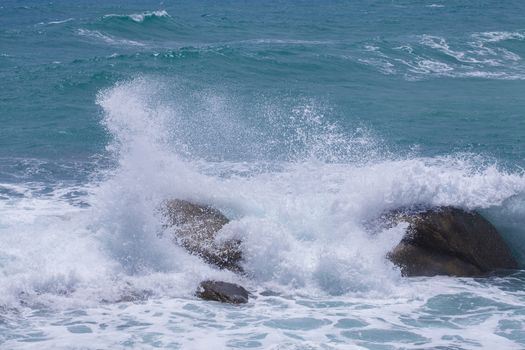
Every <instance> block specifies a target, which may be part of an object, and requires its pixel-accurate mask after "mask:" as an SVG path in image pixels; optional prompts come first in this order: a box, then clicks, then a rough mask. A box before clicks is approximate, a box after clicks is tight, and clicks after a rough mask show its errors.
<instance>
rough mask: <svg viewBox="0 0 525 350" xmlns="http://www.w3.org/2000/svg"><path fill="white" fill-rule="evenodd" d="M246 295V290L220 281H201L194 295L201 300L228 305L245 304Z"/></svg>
mask: <svg viewBox="0 0 525 350" xmlns="http://www.w3.org/2000/svg"><path fill="white" fill-rule="evenodd" d="M248 294H249V293H248V291H247V290H246V289H244V288H243V287H241V286H239V285H237V284H234V283H228V282H220V281H203V282H201V284H200V285H199V289H198V290H197V293H196V295H197V296H198V297H199V298H201V299H204V300H214V301H220V302H222V303H229V304H246V303H247V302H248Z"/></svg>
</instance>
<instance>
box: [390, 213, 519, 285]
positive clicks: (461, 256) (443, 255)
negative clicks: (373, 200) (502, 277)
mask: <svg viewBox="0 0 525 350" xmlns="http://www.w3.org/2000/svg"><path fill="white" fill-rule="evenodd" d="M389 216H390V217H391V218H394V221H398V222H399V221H406V222H408V223H409V227H408V230H407V234H406V235H405V237H404V238H403V239H402V240H401V242H400V243H399V244H398V245H397V246H396V247H395V248H394V249H393V250H392V251H391V252H390V253H389V254H388V258H389V259H390V260H391V261H392V262H393V263H394V264H396V265H398V266H399V267H400V268H401V273H402V274H403V275H404V276H435V275H449V276H463V277H469V276H470V277H471V276H480V275H483V274H487V273H489V272H491V271H496V270H505V269H516V268H518V264H517V262H516V260H515V259H514V258H513V257H512V254H511V252H510V250H509V248H508V247H507V245H506V244H505V242H504V241H503V239H502V238H501V236H500V234H499V233H498V231H497V230H496V228H495V227H494V226H493V225H492V224H491V223H490V222H489V221H487V220H486V219H485V218H483V216H481V215H480V214H478V213H477V212H467V211H464V210H462V209H458V208H453V207H439V208H434V209H427V210H424V211H420V212H402V211H397V212H394V213H391V214H390V215H389Z"/></svg>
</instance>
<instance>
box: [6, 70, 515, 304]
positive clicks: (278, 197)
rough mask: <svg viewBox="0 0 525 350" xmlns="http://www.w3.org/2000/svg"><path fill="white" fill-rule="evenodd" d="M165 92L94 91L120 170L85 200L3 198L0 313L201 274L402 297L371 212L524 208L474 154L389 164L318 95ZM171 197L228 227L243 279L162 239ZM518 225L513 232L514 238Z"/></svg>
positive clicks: (505, 178)
mask: <svg viewBox="0 0 525 350" xmlns="http://www.w3.org/2000/svg"><path fill="white" fill-rule="evenodd" d="M177 84H178V83H177V82H167V81H163V80H161V79H154V78H147V77H142V78H136V79H133V80H130V81H125V82H122V83H119V84H117V85H115V86H114V87H111V88H109V89H106V90H103V91H101V92H100V93H99V94H98V97H97V103H98V104H99V105H100V107H101V109H102V120H101V121H102V124H103V126H104V127H105V128H106V130H107V131H108V133H109V134H110V135H111V136H112V140H111V142H110V143H109V144H108V153H109V154H110V155H111V157H113V158H114V159H115V162H116V165H115V167H113V168H111V169H110V170H100V171H101V172H102V173H101V174H99V176H97V177H96V178H97V179H98V180H97V181H94V182H92V183H90V184H89V185H87V186H86V187H85V188H83V189H81V190H82V191H84V192H86V193H87V195H83V196H84V200H83V202H85V203H87V205H86V206H79V205H77V204H76V203H77V202H75V201H70V200H68V199H67V196H66V197H64V196H63V193H64V191H66V192H67V191H70V189H62V190H59V189H55V190H54V192H53V194H52V195H46V196H43V197H42V196H38V195H37V193H38V191H26V190H24V189H23V188H6V190H5V191H3V192H4V193H5V194H6V195H7V196H9V198H10V200H9V201H3V202H1V203H2V205H4V206H5V207H4V208H3V209H4V210H5V211H6V212H8V213H9V215H6V216H3V217H2V218H1V219H0V220H1V221H0V230H1V231H2V234H1V235H0V246H1V248H2V249H0V254H1V255H0V263H1V264H2V265H1V266H2V269H3V270H4V271H5V272H6V273H5V274H4V275H3V276H1V277H0V278H1V282H2V283H0V288H1V291H2V293H1V295H2V299H1V303H2V304H3V305H17V304H18V303H20V300H23V302H24V303H26V304H27V305H40V304H43V305H48V306H54V307H59V308H60V307H63V306H64V305H66V306H68V305H69V306H70V305H78V304H81V305H85V304H86V303H87V304H90V303H91V304H98V303H100V302H102V301H118V300H123V299H126V298H130V295H131V296H134V297H140V296H141V295H142V296H149V297H166V296H168V297H169V296H177V297H191V296H192V294H193V291H194V290H195V287H196V286H197V284H198V283H199V282H200V281H201V280H203V279H205V278H219V279H221V280H226V281H237V282H238V281H240V279H242V282H243V283H244V284H245V285H247V286H249V287H250V288H254V289H259V288H267V289H272V290H277V291H281V292H282V293H291V294H301V295H321V296H322V295H332V296H333V295H346V296H359V295H366V296H368V297H370V296H372V295H383V296H384V295H389V296H391V295H397V296H399V297H402V296H403V295H407V293H408V294H409V295H412V294H413V293H416V294H417V290H416V289H411V288H408V289H407V288H406V283H407V282H406V281H404V280H403V279H402V278H401V277H400V274H399V271H398V270H397V269H396V268H395V267H394V266H393V265H392V264H391V263H390V262H389V261H388V260H387V259H385V255H386V253H387V252H388V251H390V250H391V249H392V248H393V247H394V246H395V245H396V244H397V242H398V241H399V240H400V239H401V237H402V236H403V234H404V232H405V229H406V227H405V226H403V225H399V226H396V227H393V228H390V229H379V231H378V230H373V231H374V232H371V231H370V227H369V223H370V222H371V221H373V220H374V219H375V218H377V216H378V215H380V214H381V213H382V212H384V211H385V210H390V209H394V208H398V207H403V206H410V205H414V204H427V205H454V206H461V207H464V208H469V209H482V210H487V211H488V213H489V214H490V215H493V216H495V217H496V218H500V219H501V218H503V219H504V218H505V217H506V216H504V215H511V214H509V213H512V210H514V212H516V210H518V211H519V210H521V209H520V208H522V206H521V204H519V203H522V202H520V201H519V200H518V202H516V200H517V199H513V198H522V197H520V196H523V193H524V192H525V178H524V175H523V173H520V172H506V171H503V170H502V169H500V168H498V166H497V165H496V164H492V163H490V162H486V161H485V160H483V158H482V157H480V156H475V155H469V154H462V155H460V154H456V155H449V156H441V157H434V158H427V157H420V156H417V155H414V154H412V155H410V156H406V155H405V156H399V155H397V156H396V155H394V154H392V153H391V152H389V151H388V149H387V148H386V147H385V146H384V145H383V144H382V142H381V141H380V140H378V139H377V138H375V137H373V135H372V133H370V132H368V131H366V130H363V129H359V128H356V130H354V131H352V132H348V131H345V130H344V129H343V128H342V127H341V126H339V125H338V124H336V123H333V122H332V121H330V118H329V116H330V114H329V113H330V109H329V108H326V107H324V106H323V105H322V103H319V102H316V101H312V100H308V99H299V100H295V101H284V102H283V101H281V102H279V101H277V102H276V101H274V102H273V103H269V102H268V100H266V99H263V101H262V102H256V103H252V104H251V105H250V106H252V108H254V109H253V110H252V111H253V115H252V118H251V119H250V118H248V119H246V118H244V119H243V117H245V114H244V112H245V111H246V108H245V105H244V104H243V103H241V101H239V100H235V99H230V98H228V96H227V95H225V94H213V93H212V92H210V91H206V92H202V93H188V92H187V91H186V90H185V89H184V86H182V85H177ZM197 102H198V103H197ZM240 106H241V107H243V106H244V107H243V108H241V107H240ZM254 120H256V121H257V123H254V124H250V123H249V122H250V121H254ZM216 135H219V136H220V137H219V138H217V139H215V138H214V136H216ZM203 142H205V143H204V144H203ZM217 149H219V151H217ZM221 154H222V156H223V157H222V158H221V157H219V156H218V155H221ZM224 155H227V157H226V156H224ZM272 158H273V159H275V160H274V161H272V160H271V159H272ZM15 192H16V193H17V195H16V196H15V195H10V193H15ZM170 198H180V199H186V200H190V201H194V202H197V203H205V204H208V205H212V206H214V207H216V208H218V209H219V210H221V211H223V212H224V213H225V214H226V215H227V216H228V217H229V218H230V219H231V222H230V223H229V224H228V225H226V226H225V227H224V228H223V229H222V231H221V232H220V237H221V238H230V237H235V238H238V239H240V240H241V241H242V250H243V254H244V262H243V264H244V266H243V267H244V270H245V271H246V273H247V275H246V277H239V276H236V275H234V274H233V273H231V272H227V271H219V270H216V269H214V268H212V267H210V266H208V265H206V264H205V263H204V262H203V261H201V260H200V259H199V258H197V257H195V256H192V255H190V254H188V253H187V252H186V251H184V250H183V249H182V248H179V247H177V246H175V245H173V244H172V242H170V241H169V240H168V238H167V237H168V236H167V235H163V232H164V230H165V228H164V227H163V226H162V223H163V218H162V216H161V215H160V211H159V205H161V203H162V202H163V201H164V200H166V199H170ZM516 203H518V204H516ZM494 208H500V209H501V208H507V209H502V210H503V214H502V213H499V212H497V211H494ZM516 208H518V209H516ZM498 210H499V209H498ZM502 215H503V216H502ZM496 222H497V220H496ZM516 230H518V231H516ZM519 230H520V228H519V225H514V226H512V227H511V231H512V232H511V233H512V234H509V239H510V240H511V241H512V240H518V239H519V237H520V235H522V234H523V233H522V232H521V231H519ZM377 231H378V232H377ZM35 232H39V234H38V235H35V234H34V233H35ZM509 232H510V231H509ZM520 232H521V233H520Z"/></svg>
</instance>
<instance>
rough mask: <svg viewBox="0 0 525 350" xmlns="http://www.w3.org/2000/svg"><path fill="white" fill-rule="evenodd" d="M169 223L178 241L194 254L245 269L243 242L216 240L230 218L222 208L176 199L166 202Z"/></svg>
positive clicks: (223, 264) (234, 269) (229, 266)
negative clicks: (242, 261) (242, 250)
mask: <svg viewBox="0 0 525 350" xmlns="http://www.w3.org/2000/svg"><path fill="white" fill-rule="evenodd" d="M165 214H166V218H167V225H168V226H172V227H173V229H174V231H173V232H174V241H175V242H176V243H177V244H179V245H181V246H182V247H184V248H186V249H187V250H188V251H189V252H190V253H192V254H195V255H198V256H199V257H201V258H202V259H203V260H204V261H206V262H207V263H209V264H212V265H215V266H217V267H219V268H221V269H227V270H231V271H234V272H242V267H241V265H240V263H241V260H242V252H241V250H240V245H241V242H240V241H239V240H236V239H230V240H224V241H220V242H218V241H217V240H216V238H217V233H218V232H219V231H220V230H221V228H222V227H223V226H224V225H226V224H227V223H228V222H229V220H228V218H226V216H224V214H222V213H221V212H220V211H219V210H217V209H215V208H212V207H209V206H205V205H199V204H194V203H191V202H188V201H185V200H179V199H174V200H170V201H168V202H167V203H166V206H165Z"/></svg>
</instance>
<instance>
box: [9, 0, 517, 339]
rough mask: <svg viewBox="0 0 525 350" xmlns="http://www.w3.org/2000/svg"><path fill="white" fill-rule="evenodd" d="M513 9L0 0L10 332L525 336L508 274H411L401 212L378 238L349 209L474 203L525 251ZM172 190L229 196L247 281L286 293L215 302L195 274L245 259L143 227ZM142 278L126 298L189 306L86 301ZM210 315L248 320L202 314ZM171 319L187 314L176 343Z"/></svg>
mask: <svg viewBox="0 0 525 350" xmlns="http://www.w3.org/2000/svg"><path fill="white" fill-rule="evenodd" d="M523 14H525V2H523V1H520V0H508V1H474V0H473V1H443V0H435V1H398V0H391V1H371V0H367V1H265V2H256V1H177V2H154V1H127V2H120V1H113V0H108V1H89V2H88V1H78V2H71V1H52V2H44V1H12V0H7V1H6V0H4V1H2V2H1V3H0V82H1V83H0V126H1V127H0V205H1V206H0V272H1V275H2V277H1V282H0V286H1V287H0V289H1V290H2V291H1V292H0V294H2V296H1V297H0V304H1V305H2V306H3V307H4V308H5V310H17V311H16V312H17V313H15V314H12V313H7V316H5V317H6V320H7V321H5V322H4V324H5V325H6V327H5V328H4V329H1V332H0V334H1V335H2V336H3V340H2V341H3V342H5V346H7V348H25V347H29V344H34V345H31V346H35V347H36V348H39V346H42V345H43V344H45V345H44V346H48V347H49V346H53V344H54V345H55V346H58V347H60V348H75V346H77V345H78V344H82V343H83V342H85V344H86V346H88V345H87V344H88V342H89V341H91V340H92V338H90V337H89V334H91V337H93V336H94V335H97V336H98V337H99V339H101V340H100V342H98V343H97V344H95V345H93V347H94V348H96V347H97V346H98V347H101V348H107V347H111V346H114V347H118V346H122V347H126V346H130V347H133V346H135V347H138V348H145V347H148V346H151V347H153V346H157V345H158V346H160V347H166V348H169V347H174V348H176V347H183V348H185V347H188V346H189V345H188V344H192V342H193V341H195V340H194V338H192V337H197V338H198V337H202V336H203V334H208V333H207V332H209V330H210V329H216V328H218V329H219V330H216V331H215V332H214V333H213V334H211V335H210V334H208V336H209V342H210V343H213V342H218V344H222V345H221V346H223V347H235V346H237V347H250V346H252V347H265V348H268V347H269V346H276V345H277V344H281V345H282V346H283V347H282V348H307V347H308V346H309V347H311V348H314V349H317V348H323V347H322V345H321V344H323V343H324V342H326V344H327V345H326V347H324V348H331V347H333V348H338V347H339V346H343V347H345V346H348V345H349V344H352V345H354V346H362V347H363V348H370V349H372V348H373V349H391V348H411V349H412V348H418V349H419V348H434V347H435V348H437V347H441V348H447V349H449V348H450V349H452V348H457V349H463V348H517V349H518V348H522V347H523V346H525V336H524V334H523V327H524V325H525V319H524V318H523V316H522V315H523V314H525V308H523V303H524V302H525V295H524V294H523V292H522V291H523V285H524V283H525V282H524V279H523V277H522V275H521V274H520V273H518V274H517V275H516V276H514V277H512V278H511V277H509V278H508V280H505V279H502V280H499V279H496V280H488V281H487V280H485V281H480V282H474V281H469V280H466V281H464V280H461V279H453V278H450V279H446V278H445V279H440V278H437V279H423V280H421V281H419V280H418V281H415V282H413V281H412V282H411V281H407V280H406V279H403V278H401V277H400V275H399V271H397V270H395V269H393V268H392V266H391V265H389V263H388V262H386V261H383V260H384V259H383V257H384V254H385V253H386V252H387V251H388V250H389V249H390V248H391V246H390V245H391V244H392V242H394V243H395V241H396V240H397V241H398V240H399V239H400V237H401V235H402V232H401V231H400V232H398V233H391V232H390V233H388V232H387V233H383V234H382V236H381V238H380V239H378V241H374V240H371V238H370V237H368V236H367V234H366V232H364V229H363V225H362V224H363V222H365V221H366V220H368V219H371V218H373V217H374V216H376V215H377V214H379V213H380V212H382V211H383V210H388V209H392V208H395V207H397V206H406V205H414V204H427V205H454V206H460V207H463V208H466V209H478V210H480V211H481V212H482V213H483V214H484V215H486V216H487V217H488V218H489V219H490V220H491V221H492V222H493V223H494V224H495V225H496V226H497V228H498V229H499V230H500V231H501V232H502V234H503V236H504V237H505V239H506V240H507V242H508V243H509V244H510V246H511V249H512V250H513V252H514V254H515V255H516V257H517V258H518V260H520V263H522V266H525V243H523V236H524V235H525V229H524V227H525V175H524V170H523V169H524V168H525V147H524V146H523V142H524V138H525V98H524V96H525V61H524V60H525V16H524V15H523ZM177 196H178V197H184V198H187V199H193V200H196V201H201V202H207V203H210V204H212V205H214V206H217V207H219V208H221V209H223V210H224V211H225V212H227V213H228V214H229V216H230V217H231V218H232V220H233V221H232V227H231V231H232V232H234V233H235V234H241V235H244V236H243V239H244V240H245V242H246V247H248V248H249V249H248V250H249V252H250V253H249V254H252V255H249V254H248V258H247V260H246V266H245V269H246V270H247V271H248V272H249V275H250V276H251V278H250V279H249V280H248V281H247V282H246V281H245V282H246V283H248V284H249V285H250V287H251V288H252V289H253V290H259V289H261V290H262V289H264V288H270V289H279V288H282V289H283V290H287V293H288V294H286V295H287V297H285V298H282V299H280V298H274V299H272V298H263V299H264V300H262V301H261V302H260V304H259V305H257V306H252V307H253V308H252V309H244V310H242V309H241V311H232V310H229V309H221V307H220V306H216V305H215V306H213V307H212V308H213V309H214V310H215V311H213V312H212V311H209V312H212V313H213V315H208V314H207V313H206V312H208V311H206V310H207V306H206V304H205V303H204V304H203V303H202V302H199V301H197V300H195V298H194V297H193V295H192V291H193V290H194V287H195V285H196V283H198V281H199V280H200V279H202V277H203V276H204V277H206V276H220V277H222V278H229V279H231V280H236V278H237V277H235V276H230V275H227V274H226V275H227V276H223V275H224V273H223V272H218V271H215V270H213V269H210V268H209V267H207V266H205V264H203V263H202V262H200V261H197V260H196V259H193V258H194V257H190V256H189V255H187V254H186V253H184V252H179V251H177V252H176V253H172V254H174V256H170V253H166V252H165V251H164V250H163V249H164V247H159V246H158V245H159V244H157V243H151V242H152V241H156V240H157V233H158V229H159V228H158V226H156V225H157V224H158V222H157V221H158V220H157V219H158V217H156V216H155V215H156V214H155V213H156V208H157V207H158V203H159V202H161V201H162V200H163V199H166V198H170V197H177ZM239 232H241V233H239ZM342 237H343V238H342ZM341 239H342V240H343V241H345V240H346V239H348V240H349V242H350V243H349V247H350V246H352V245H354V246H355V247H354V248H356V250H354V249H353V248H352V249H350V248H347V249H348V250H345V251H343V250H340V249H341V244H340V242H341ZM57 242H60V243H57ZM271 242H279V243H278V244H276V245H275V246H274V245H272V243H271ZM356 242H357V243H356ZM389 244H390V245H389ZM28 245H29V246H30V248H27V246H28ZM357 247H358V248H357ZM363 252H366V253H365V254H364V255H365V256H366V258H365V257H363V256H362V254H363ZM79 256H81V257H82V258H79ZM327 257H329V258H327ZM360 259H363V262H360V263H356V262H355V261H356V260H360ZM349 261H352V262H351V263H350V262H349ZM92 266H97V269H92V268H90V267H92ZM371 276H372V277H371ZM173 281H175V282H173ZM385 281H386V282H385ZM434 283H435V284H436V285H437V286H436V287H435V288H427V287H426V286H427V285H432V284H434ZM113 285H115V286H113ZM134 288H135V289H138V290H141V289H144V288H148V289H152V290H153V295H154V298H153V301H148V302H146V304H145V305H144V304H133V303H131V304H130V305H127V306H126V307H127V308H129V310H130V311H129V312H130V314H129V315H127V316H126V317H128V316H129V318H140V315H144V313H146V314H147V313H149V312H150V311H151V310H153V311H151V314H154V313H155V312H156V311H155V310H157V309H156V306H155V305H150V304H148V303H154V304H155V303H157V304H160V305H164V306H158V305H157V308H161V309H162V308H163V307H167V306H168V305H169V307H174V308H176V309H177V308H182V309H183V310H186V311H187V313H185V314H184V315H183V313H182V311H181V314H180V315H179V316H180V317H182V318H181V319H177V320H176V321H174V320H171V321H170V317H175V316H176V315H174V314H172V315H171V316H169V317H168V315H167V314H163V315H162V316H159V317H160V319H159V320H158V321H159V322H158V323H157V322H156V321H155V319H149V320H148V322H147V324H148V325H150V326H151V329H149V328H148V326H144V327H145V328H144V329H143V328H133V331H130V330H127V331H123V330H122V328H119V324H118V322H119V321H117V320H122V322H127V321H129V319H127V318H126V317H122V314H118V307H119V306H111V307H110V306H108V307H109V308H112V307H114V309H111V310H112V311H108V312H109V314H110V315H114V317H113V318H112V317H110V316H107V315H106V316H104V313H103V307H105V306H101V305H105V304H103V303H101V300H118V299H119V295H121V294H125V293H128V292H129V289H131V290H133V289H134ZM318 298H321V299H322V300H321V301H319V300H318ZM303 299H308V300H309V301H308V302H306V301H305V300H303ZM310 299H311V300H310ZM86 300H87V301H86ZM458 300H459V301H458ZM325 302H326V303H327V304H328V305H329V306H327V309H326V310H325V309H323V308H324V307H325V306H319V305H321V304H322V305H324V304H323V303H325ZM463 302H471V304H469V305H471V306H472V307H471V309H468V310H466V311H465V312H466V313H467V314H468V315H470V316H472V319H468V318H465V319H461V317H460V315H459V314H457V310H461V308H462V307H464V304H463ZM254 303H257V301H256V302H254ZM305 303H306V304H305ZM308 303H311V304H308ZM441 303H442V304H443V306H439V305H441ZM357 304H363V305H368V306H366V307H364V310H366V309H367V308H368V309H369V310H370V312H368V313H367V312H366V311H362V310H360V311H359V308H356V307H355V305H357ZM438 304H439V305H438ZM261 305H262V306H261ZM308 305H310V306H308ZM312 305H313V306H312ZM345 305H346V306H348V308H347V307H346V306H345ZM436 305H438V306H436ZM383 307H385V308H386V311H385V314H386V316H384V317H383V316H380V313H381V308H383ZM44 310H45V312H49V314H40V313H39V312H44ZM71 310H74V311H71ZM148 310H149V311H148ZM349 310H350V311H352V312H354V313H357V314H358V315H359V317H358V318H357V319H355V320H349V317H350V316H349V315H344V314H345V313H346V312H348V311H349ZM487 310H488V311H487ZM157 311H158V310H157ZM68 312H73V313H74V315H73V316H71V318H72V319H73V320H72V321H71V322H78V323H82V322H84V321H85V322H86V323H85V326H83V327H86V328H82V327H80V328H78V327H77V328H75V327H73V328H71V329H72V330H71V329H69V328H70V327H71V325H69V324H66V323H67V322H66V323H64V322H65V321H64V320H63V318H66V319H67V318H68V317H69V316H68ZM158 312H161V311H158ZM230 312H231V313H232V314H231V315H230V314H228V313H230ZM161 314H162V312H161ZM294 314H298V316H296V318H294V317H292V316H293V315H294ZM75 315H76V316H75ZM130 315H131V316H130ZM203 315H204V316H203ZM206 315H207V316H206ZM224 315H229V316H227V318H228V319H231V320H233V321H231V322H233V323H232V324H231V327H233V329H238V330H239V332H241V331H242V332H245V334H244V335H243V336H239V335H235V334H234V332H233V331H231V330H228V331H225V330H223V331H221V330H220V327H216V326H215V325H214V323H215V322H218V323H219V324H220V320H221V317H223V316H224ZM339 316H341V317H340V319H338V317H339ZM470 316H469V317H470ZM75 317H79V319H78V320H77V321H75V319H76V318H75ZM90 317H92V318H91V319H89V320H87V319H88V318H90ZM199 317H203V319H202V320H203V322H202V323H195V322H193V323H192V321H189V320H195V319H199ZM224 317H226V316H224ZM286 317H289V319H288V320H284V321H283V320H281V318H286ZM381 317H383V318H382V319H381ZM175 318H176V317H175ZM206 318H209V319H208V321H207V322H210V323H209V324H208V323H206V322H204V319H206ZM235 320H237V321H238V324H237V323H235V322H237V321H235ZM61 322H62V323H61ZM90 322H91V323H90ZM137 322H138V321H137ZM170 322H175V323H177V322H178V323H177V324H179V327H180V330H182V331H184V332H186V334H191V335H186V336H185V337H182V340H181V341H180V343H176V342H175V343H173V344H172V343H170V342H169V341H168V339H170V337H171V336H173V334H172V333H170V332H174V330H173V329H172V328H170V327H169V326H168V325H169V324H170ZM228 322H230V321H228ZM139 323H140V322H139ZM53 324H55V325H56V327H62V326H64V325H65V326H64V327H63V328H64V329H61V330H57V329H58V328H53V326H52V325H53ZM82 324H84V323H82ZM93 324H95V325H96V326H91V325H93ZM103 324H105V325H106V326H105V327H103V326H101V325H103ZM108 324H109V326H108ZM135 326H136V325H135ZM97 327H98V328H97ZM107 327H109V331H107V332H106V333H104V330H105V329H106V328H107ZM129 327H132V326H129ZM156 327H157V328H156ZM228 327H230V326H228ZM261 327H262V328H264V329H265V331H261V332H262V333H261V332H259V330H260V329H261ZM265 327H266V328H265ZM354 328H355V329H354ZM159 329H160V330H159ZM228 329H229V328H228ZM341 329H342V331H341ZM88 330H89V331H88ZM334 330H339V331H340V332H339V331H337V332H335V331H334ZM62 331H64V332H62ZM142 331H144V332H142ZM141 332H142V333H141ZM148 332H150V333H151V332H153V333H155V332H157V333H158V334H157V333H155V334H157V335H152V334H153V333H151V334H150V333H148ZM93 333H94V334H93ZM263 333H264V334H266V335H265V336H262V335H261V334H263ZM35 334H36V335H35ZM78 334H80V335H81V336H80V338H75V336H79V335H78ZM132 334H133V335H132ZM268 334H269V335H268ZM137 337H138V338H140V339H143V340H142V341H138V340H137V339H138V338H137ZM294 337H295V338H294ZM237 338H239V339H237ZM28 339H29V340H31V341H36V342H35V343H24V341H27V340H28ZM192 339H193V340H192ZM42 342H44V343H42ZM45 342H48V343H45ZM79 342H80V343H79ZM75 344H76V345H75ZM155 344H157V345H155ZM170 344H171V345H170ZM177 344H178V345H177ZM195 344H196V345H195ZM195 344H194V346H195V347H197V348H206V346H207V343H206V342H204V343H202V342H201V343H199V342H197V343H195ZM208 345H209V344H208ZM276 348H277V347H276Z"/></svg>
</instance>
